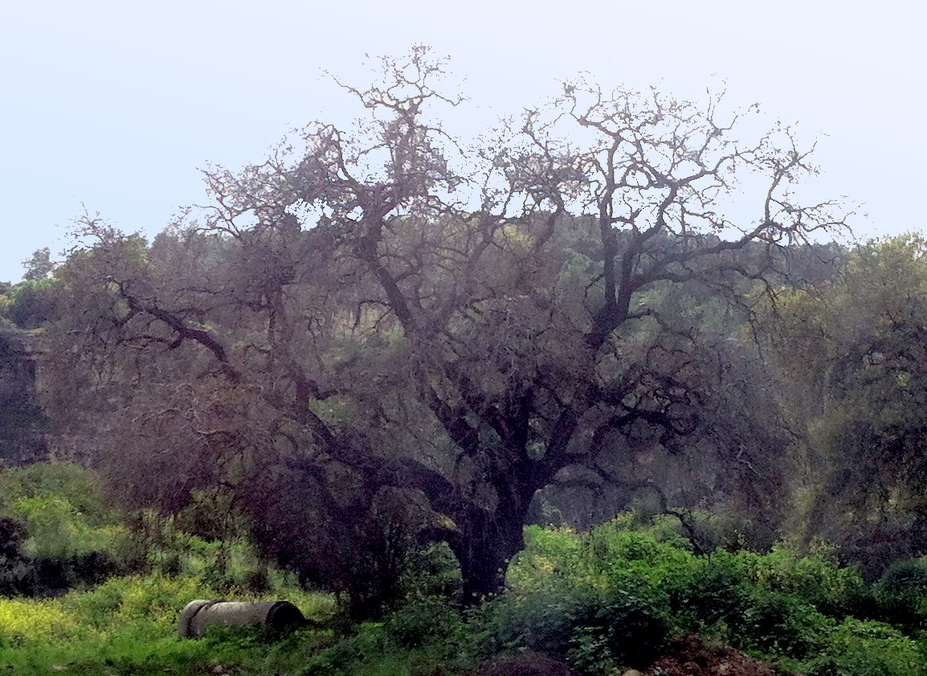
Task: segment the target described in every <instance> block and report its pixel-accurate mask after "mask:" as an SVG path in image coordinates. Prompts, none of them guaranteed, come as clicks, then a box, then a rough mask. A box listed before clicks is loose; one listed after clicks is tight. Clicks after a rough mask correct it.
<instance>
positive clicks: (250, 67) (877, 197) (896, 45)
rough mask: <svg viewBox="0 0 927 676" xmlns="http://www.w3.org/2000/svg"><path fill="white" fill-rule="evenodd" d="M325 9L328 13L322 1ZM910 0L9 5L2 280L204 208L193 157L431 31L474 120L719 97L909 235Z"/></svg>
mask: <svg viewBox="0 0 927 676" xmlns="http://www.w3.org/2000/svg"><path fill="white" fill-rule="evenodd" d="M336 5H337V6H336ZM922 7H923V6H921V5H920V3H915V2H910V1H908V2H897V1H893V0H886V1H883V2H882V3H865V4H863V3H854V2H852V1H849V2H848V1H844V2H839V3H838V2H829V1H827V2H822V1H818V0H804V1H803V2H796V1H793V0H780V1H779V2H775V3H769V2H764V3H759V2H752V1H750V0H740V1H739V2H726V1H721V0H703V1H702V2H694V1H692V0H690V1H687V2H680V1H678V0H664V1H662V2H659V3H657V2H647V1H645V0H635V1H634V2H627V1H626V0H608V1H603V0H597V1H594V2H587V3H573V2H570V3H567V2H547V1H545V0H535V1H532V2H522V1H520V0H519V1H510V0H468V1H467V2H460V3H452V2H443V3H438V2H409V1H407V0H391V1H383V0H381V1H378V2H367V1H366V0H364V1H362V2H354V1H352V0H342V1H341V2H340V3H335V2H330V1H326V2H324V3H323V2H315V1H313V2H298V1H296V0H262V1H261V2H260V3H258V2H252V3H242V2H235V1H234V0H231V1H229V0H224V1H222V2H219V1H213V0H209V1H200V0H184V1H183V2H180V1H177V0H159V1H158V2H144V1H143V0H134V1H132V2H128V1H125V0H108V1H107V0H29V2H26V1H25V0H19V1H18V2H17V1H16V0H10V1H9V2H6V3H4V9H3V12H2V19H0V92H2V105H0V159H2V163H0V203H2V205H3V220H2V225H0V227H2V235H3V237H2V243H0V280H10V281H14V282H15V281H18V280H19V279H20V277H21V276H22V273H23V268H22V266H21V261H22V260H24V259H27V258H29V257H30V256H31V254H32V252H33V251H34V250H36V249H39V248H41V247H44V246H49V247H51V249H52V252H53V256H57V254H58V253H59V252H60V251H62V250H63V249H64V248H65V247H66V246H68V242H67V238H66V236H65V235H66V231H67V228H68V226H69V225H70V221H71V220H72V219H73V218H75V217H77V216H79V215H80V214H81V213H82V207H81V204H82V203H83V204H84V205H86V208H87V209H88V210H89V211H90V212H91V213H95V212H97V211H99V212H100V214H101V215H102V216H103V217H104V218H106V219H108V220H109V221H110V222H112V223H113V224H114V225H116V226H118V227H120V228H121V229H123V230H125V231H127V232H133V231H136V230H141V231H143V232H144V233H146V234H148V235H149V236H151V235H154V234H155V233H157V232H158V231H159V230H161V229H162V228H163V227H164V226H165V225H166V224H167V223H168V222H169V220H170V218H171V216H172V214H174V213H175V212H176V211H177V209H178V207H180V206H182V205H184V204H189V203H194V202H200V203H202V202H204V201H205V193H204V190H203V184H202V181H201V178H200V175H199V172H198V168H200V167H204V166H205V164H206V163H207V162H215V163H219V164H223V165H225V166H228V167H230V168H233V167H240V166H242V165H244V164H246V163H248V162H253V161H260V160H261V158H262V157H263V155H264V154H265V153H266V151H267V149H268V148H269V147H270V146H272V145H273V144H274V143H275V142H276V141H277V140H279V139H280V137H282V136H283V134H284V133H285V132H286V131H287V129H288V128H289V127H290V126H293V125H301V124H304V123H307V122H309V121H311V120H313V119H318V118H322V119H326V120H331V121H334V122H338V123H340V124H342V125H344V124H345V123H346V122H348V121H349V120H350V119H351V118H352V117H353V116H354V115H355V114H356V112H357V111H356V110H355V109H352V108H351V107H349V106H347V105H346V104H347V103H349V100H348V99H347V98H345V97H344V96H341V95H340V94H339V93H338V92H337V91H336V90H335V88H334V87H333V85H332V84H331V82H330V81H329V80H327V79H325V78H323V77H322V76H321V70H322V69H328V70H330V71H332V72H333V73H335V74H337V75H339V76H340V77H342V78H343V79H344V80H346V81H348V82H351V83H357V84H359V85H363V84H366V83H368V82H369V81H370V79H371V75H370V71H369V69H368V68H369V63H370V61H369V60H366V61H367V63H368V66H367V67H365V66H364V65H363V64H364V62H365V57H364V54H365V53H369V54H371V55H379V54H397V55H398V54H402V53H404V52H406V51H408V48H409V46H410V45H411V44H413V43H427V44H430V45H432V46H433V47H434V49H435V51H436V52H437V53H439V54H448V55H450V56H451V57H452V59H453V69H454V71H455V73H456V74H457V75H459V76H461V77H466V78H467V79H466V81H465V82H464V84H463V90H464V93H465V94H466V95H468V96H469V97H470V98H471V103H470V104H469V105H470V106H471V108H470V110H471V111H472V112H471V114H470V118H469V122H468V123H470V124H473V125H480V126H482V125H483V124H486V123H490V122H492V120H493V119H494V118H495V117H496V116H499V115H502V114H505V113H512V112H518V111H519V110H520V109H521V108H523V107H527V106H531V105H532V104H535V103H537V102H539V101H541V100H542V99H543V98H545V97H546V96H549V95H552V94H555V93H556V91H557V80H558V79H559V78H568V77H570V76H572V75H575V74H576V73H577V72H579V71H583V70H585V71H590V72H591V73H592V74H593V76H594V78H595V79H596V80H598V81H599V82H600V83H602V84H603V85H606V86H610V85H613V84H614V85H617V84H622V83H624V84H626V85H628V86H631V87H635V88H645V87H647V86H649V85H651V84H656V85H658V86H659V87H660V88H661V89H662V90H664V91H666V92H669V93H674V94H678V95H679V96H683V97H694V96H699V95H701V94H702V93H703V92H704V91H705V88H706V86H709V85H710V86H712V87H717V84H718V81H719V79H724V80H726V81H727V91H728V97H727V101H728V103H729V104H730V105H731V106H732V107H734V106H746V105H748V104H750V103H753V102H754V101H759V102H760V103H761V104H762V108H763V110H764V111H765V113H766V114H767V115H769V116H771V117H770V120H771V121H774V120H775V119H776V118H780V119H782V120H783V121H787V122H798V123H799V127H798V128H799V131H800V135H801V138H802V139H804V140H806V141H807V142H809V143H810V142H812V141H813V140H814V139H815V138H817V139H818V141H819V144H818V148H819V153H818V163H819V164H820V165H821V167H822V169H823V170H824V172H825V173H824V175H823V176H822V177H820V179H819V185H818V186H816V188H815V191H816V192H822V193H823V194H827V195H830V196H839V195H841V194H846V195H848V196H849V197H850V200H851V201H852V202H854V203H864V206H863V207H862V211H865V212H868V215H869V216H868V219H864V218H862V217H860V218H858V219H857V220H856V221H855V226H856V230H857V233H858V234H859V235H860V236H861V237H864V238H865V237H869V236H877V235H881V234H890V233H898V232H904V231H907V230H919V229H920V228H922V227H925V225H927V224H925V223H923V221H922V218H921V213H922V210H923V205H922V202H923V196H922V191H923V186H924V183H925V178H927V165H925V159H927V141H925V135H924V106H925V103H927V101H925V98H927V97H925V93H927V75H925V69H927V40H925V39H924V37H923V31H924V25H925V19H927V9H922Z"/></svg>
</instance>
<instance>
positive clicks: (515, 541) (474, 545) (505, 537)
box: [449, 506, 527, 605]
mask: <svg viewBox="0 0 927 676" xmlns="http://www.w3.org/2000/svg"><path fill="white" fill-rule="evenodd" d="M526 511H527V510H526V509H522V510H498V509H497V510H496V512H495V513H491V512H489V511H487V510H485V509H481V508H479V507H476V506H473V507H471V508H470V509H469V510H468V511H467V513H466V516H465V518H463V519H461V521H462V523H461V522H458V524H457V526H458V529H459V530H458V533H457V537H454V538H452V539H451V541H450V542H449V544H450V546H451V549H452V550H453V551H454V554H455V555H456V556H457V560H458V562H459V563H460V572H461V577H462V589H461V595H462V601H463V603H464V604H466V605H472V604H476V603H479V602H480V601H481V600H482V599H484V598H485V597H487V596H490V595H492V594H498V593H499V592H501V591H502V590H503V588H504V587H505V574H506V570H507V569H508V565H509V561H511V559H512V557H514V556H515V555H516V554H517V553H518V552H520V551H521V550H522V549H524V546H525V539H524V531H523V528H524V519H525V512H526Z"/></svg>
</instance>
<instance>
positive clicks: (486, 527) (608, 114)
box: [69, 48, 844, 598]
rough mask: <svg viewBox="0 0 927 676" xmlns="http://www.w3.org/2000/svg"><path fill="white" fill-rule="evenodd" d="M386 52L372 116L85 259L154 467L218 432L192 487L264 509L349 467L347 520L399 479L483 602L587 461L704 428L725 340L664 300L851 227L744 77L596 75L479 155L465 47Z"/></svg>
mask: <svg viewBox="0 0 927 676" xmlns="http://www.w3.org/2000/svg"><path fill="white" fill-rule="evenodd" d="M383 65H384V73H385V78H384V81H383V82H382V83H381V84H378V85H375V86H373V87H371V88H369V89H366V90H360V89H354V88H351V87H346V89H348V91H349V92H351V93H352V94H354V95H355V96H356V97H357V99H358V100H359V102H360V103H361V104H362V105H363V107H364V109H365V110H366V111H367V113H368V117H367V118H365V120H364V121H362V123H361V124H359V125H358V129H357V131H355V132H352V133H350V134H349V133H348V132H346V131H344V130H343V129H341V128H339V127H337V126H334V125H331V124H316V125H311V126H309V127H308V128H306V129H305V130H303V131H302V132H300V134H298V135H296V136H295V137H293V138H291V139H289V140H287V141H286V142H284V143H283V144H282V145H281V146H280V148H279V149H278V151H277V152H276V153H275V154H273V155H272V156H271V157H270V158H269V159H268V160H267V161H266V162H264V163H263V164H260V165H255V166H251V167H247V168H246V169H244V170H243V171H241V172H239V173H237V174H236V173H233V172H230V171H226V170H223V169H221V168H211V169H210V170H208V171H207V172H206V179H207V183H208V186H209V191H210V193H211V195H212V196H213V197H214V198H215V201H214V203H213V204H212V205H211V206H210V207H209V208H208V210H207V211H206V212H205V215H203V216H201V217H200V221H199V222H190V223H188V224H187V225H186V226H185V228H186V229H185V230H184V231H183V232H180V231H178V232H175V233H173V234H170V233H168V234H165V235H163V236H161V237H160V238H159V240H157V241H155V243H154V245H153V246H152V248H151V254H150V259H149V260H148V261H147V262H145V263H144V264H143V265H140V267H138V268H137V269H133V270H128V269H127V268H126V266H125V265H124V264H123V265H122V267H121V268H119V266H116V265H115V263H114V264H112V265H109V264H104V263H103V262H102V261H103V259H104V258H105V257H104V256H102V255H100V254H97V255H96V258H95V259H94V260H92V261H90V262H88V261H87V260H84V264H85V265H90V264H91V263H92V267H93V269H94V270H96V271H97V273H96V274H97V275H98V281H99V280H102V283H103V286H98V289H101V290H100V291H98V294H99V293H103V294H104V296H105V297H106V298H108V299H109V301H110V302H111V304H112V308H115V309H114V310H111V311H110V312H111V319H110V323H109V325H108V326H110V327H111V328H112V334H111V335H112V336H113V340H112V341H111V342H110V343H108V345H107V349H108V350H109V353H108V354H110V357H109V361H107V362H106V363H107V364H110V365H112V364H113V363H114V362H113V361H112V360H113V359H116V358H118V359H121V360H122V367H121V368H122V369H123V371H122V375H120V378H121V379H122V380H123V382H124V379H125V378H126V374H127V373H129V372H132V373H133V374H134V375H133V376H132V377H133V378H134V379H135V382H137V383H138V385H139V387H144V388H145V392H144V393H141V392H139V391H138V390H136V391H126V390H123V391H121V392H120V393H119V395H118V396H119V397H122V399H120V401H129V400H134V401H135V402H136V404H134V405H132V406H123V407H122V408H120V409H119V410H120V411H122V413H119V415H120V416H121V417H120V418H119V422H118V424H115V425H114V428H116V429H118V430H120V431H121V433H122V435H121V438H122V440H123V444H125V442H126V440H127V439H130V438H131V439H132V440H133V442H132V443H134V444H136V446H137V447H139V448H146V449H148V450H146V451H145V452H144V453H145V457H146V458H148V461H147V464H145V463H143V465H144V466H146V467H148V466H149V465H150V464H151V462H159V463H163V464H169V463H172V462H177V457H178V454H177V452H167V449H170V448H171V445H172V443H175V442H178V443H180V442H182V445H183V447H184V448H185V449H187V455H188V456H189V455H190V454H191V451H190V449H200V451H199V453H200V455H196V456H193V457H196V458H197V460H196V461H191V462H189V463H188V462H186V461H184V462H182V463H181V464H182V465H183V466H185V467H188V470H187V474H186V477H187V479H188V481H187V482H186V483H180V484H177V483H175V484H174V489H172V490H177V486H180V487H181V489H182V490H181V492H183V491H187V490H189V489H191V488H193V487H195V486H197V485H200V484H202V483H204V482H209V481H225V482H229V483H230V484H234V485H235V486H237V487H238V488H237V490H239V491H240V492H241V494H242V495H245V494H247V495H248V496H249V497H248V500H247V502H248V504H251V505H261V506H262V507H260V509H255V510H254V513H255V515H256V516H257V517H258V518H259V517H260V514H261V513H269V511H268V510H269V509H270V508H269V505H271V504H272V503H273V502H274V491H273V486H274V485H275V483H274V482H275V480H276V479H279V477H280V476H281V473H285V474H287V475H288V476H302V477H304V478H305V479H306V481H310V480H311V481H313V482H316V483H318V484H319V485H322V484H324V485H325V486H327V488H326V490H328V491H329V499H330V503H331V504H333V505H337V506H338V509H339V510H340V512H339V513H340V514H341V515H342V516H341V517H340V518H344V519H346V520H347V519H351V518H363V514H365V513H369V509H370V506H371V504H372V503H373V501H374V496H375V495H377V494H378V490H379V489H380V488H382V487H384V486H393V487H398V488H401V489H403V490H405V491H409V492H410V494H414V495H416V496H418V497H417V498H416V500H418V501H420V503H421V504H423V505H425V506H427V509H428V510H430V513H431V517H429V518H430V521H429V523H430V526H431V528H430V532H432V533H433V534H436V535H438V536H440V537H442V538H444V539H446V540H447V542H448V543H449V544H450V546H451V548H452V549H453V551H454V553H455V554H456V556H457V558H458V560H459V562H460V565H461V570H462V574H463V581H464V587H465V589H464V592H465V594H466V596H467V597H468V598H478V597H480V596H482V595H485V594H487V593H491V592H495V591H497V590H498V589H499V588H500V587H501V585H502V582H503V579H504V572H505V568H506V564H507V562H508V561H509V560H510V559H511V557H512V556H514V555H515V554H516V553H517V552H518V551H519V550H520V549H521V548H522V547H523V538H522V527H523V524H524V522H525V517H526V514H527V512H528V508H529V505H530V503H531V501H532V499H533V497H534V495H535V493H536V492H537V491H538V490H539V489H542V488H543V487H545V486H547V485H549V484H551V482H553V481H555V478H556V477H557V475H558V473H559V472H561V471H562V470H564V468H566V467H568V466H571V465H584V466H586V467H587V468H590V469H591V470H592V471H595V472H600V473H602V475H603V476H605V477H606V478H608V477H607V476H606V475H607V472H606V470H605V469H604V467H605V465H606V463H603V462H601V460H602V458H603V457H604V456H607V455H609V454H611V455H612V456H614V452H615V451H614V449H615V445H614V444H613V443H611V440H613V439H614V438H615V437H616V435H617V436H623V437H625V438H632V437H633V438H635V439H638V440H639V443H641V444H643V443H651V444H664V445H672V444H678V440H679V439H681V438H683V437H691V436H692V435H695V434H697V433H698V432H699V430H704V426H703V424H702V423H703V416H702V415H701V413H702V412H703V411H704V410H705V407H704V403H705V401H706V399H707V398H708V397H710V394H711V391H712V388H714V387H715V386H716V384H717V383H718V382H719V379H723V373H722V371H723V368H721V366H720V364H721V362H723V354H719V353H718V351H717V349H714V348H713V349H711V350H705V349H700V348H701V347H703V341H702V339H701V338H700V336H699V335H698V331H697V330H695V328H694V327H693V326H692V324H691V323H687V320H686V319H685V318H683V317H678V316H672V315H667V314H666V313H665V312H663V310H662V306H661V302H660V299H661V298H663V296H664V295H665V294H664V292H665V291H666V289H668V288H672V287H673V286H676V285H682V284H687V285H696V286H701V287H704V288H707V289H709V290H710V291H711V293H712V294H714V295H716V296H718V297H719V298H724V299H727V300H728V301H730V302H736V303H743V302H744V295H743V291H744V289H745V288H752V287H749V285H751V284H754V285H758V286H759V288H760V289H763V288H765V287H764V280H765V279H767V278H768V277H769V276H770V275H772V274H774V273H775V274H779V273H780V272H781V270H779V269H778V267H777V266H778V261H781V257H778V256H777V255H776V250H777V249H778V247H780V246H782V245H784V244H788V243H793V242H802V241H805V239H806V238H807V237H808V236H809V234H810V233H812V232H814V231H816V230H830V229H836V228H841V227H843V225H844V224H843V219H842V217H841V216H834V215H832V214H831V212H830V210H831V209H832V208H833V207H834V206H835V205H834V204H832V203H824V204H818V205H812V206H805V205H802V204H799V203H796V202H795V201H794V200H793V199H792V197H791V196H790V193H789V191H788V187H789V186H790V185H791V184H793V183H795V182H796V181H798V180H799V179H800V178H802V177H804V176H806V175H808V174H812V173H814V168H813V167H812V166H811V165H810V164H809V160H810V154H811V153H810V151H804V150H801V149H800V148H799V147H798V146H797V144H796V142H795V140H794V139H793V137H792V134H791V131H790V130H789V129H788V128H782V127H776V128H775V129H773V130H772V131H771V132H769V133H768V134H766V135H764V136H762V137H761V138H759V139H758V140H756V141H755V142H753V143H745V142H743V141H742V140H740V139H738V138H737V136H736V135H735V133H734V132H735V130H736V128H737V123H738V119H739V118H738V117H737V116H736V115H731V116H729V117H727V118H724V119H722V118H723V116H722V113H721V112H720V103H721V100H720V97H718V96H709V98H708V101H707V103H705V104H704V105H699V104H695V103H691V102H685V101H678V100H675V99H672V98H669V97H666V96H663V95H661V94H659V93H658V92H656V91H651V92H647V93H645V94H639V93H636V92H631V91H627V90H616V91H613V92H605V91H603V90H601V89H600V88H598V87H597V86H595V85H592V84H589V83H587V82H585V81H583V80H579V81H576V82H572V83H567V84H565V85H564V86H563V92H562V94H561V95H560V97H559V98H557V99H556V100H555V101H553V102H552V103H551V105H549V106H548V107H546V108H543V109H538V110H531V111H527V112H526V113H525V115H524V118H523V119H522V120H520V121H519V122H518V123H514V122H510V123H507V124H503V125H502V126H501V127H500V129H498V130H495V131H494V132H493V133H491V134H488V135H487V136H486V137H485V138H484V139H483V140H482V141H481V143H480V144H478V145H477V146H476V147H475V148H469V147H464V146H462V145H460V144H458V143H457V142H456V141H455V140H454V139H453V138H452V137H451V136H450V135H449V134H448V133H447V132H446V131H445V130H444V129H443V128H442V126H441V124H440V123H439V122H436V121H434V116H435V109H436V108H437V107H439V106H440V105H458V104H459V103H460V101H458V100H457V99H451V98H448V97H446V96H444V95H443V94H441V93H440V90H439V88H438V83H439V81H440V78H441V76H442V73H443V65H442V64H441V63H440V62H434V61H432V60H431V59H430V56H429V55H428V53H427V50H426V49H424V48H416V49H414V50H413V52H412V54H411V55H410V57H408V58H407V59H405V60H394V59H384V61H383ZM742 176H750V177H751V180H758V179H762V180H764V181H765V185H766V189H765V192H764V196H763V198H762V199H761V201H760V203H759V204H758V205H757V207H756V213H755V216H754V218H753V219H752V221H751V222H750V223H746V224H745V223H741V222H735V221H733V220H731V219H729V218H728V217H727V216H725V214H724V212H723V208H722V207H723V205H724V204H725V203H726V201H728V200H730V199H733V198H734V197H736V195H737V192H736V190H737V183H736V181H737V179H738V178H739V177H742ZM79 262H80V261H72V262H71V263H69V265H72V266H74V267H75V269H77V267H78V263H79ZM110 267H112V268H113V269H109V268H110ZM75 274H76V273H75ZM745 283H746V284H747V285H748V286H746V287H745V286H744V284H745ZM87 335H89V334H87ZM93 352H94V353H95V354H98V353H100V350H99V349H97V348H94V351H93ZM113 355H121V356H118V357H116V356H113ZM140 355H145V359H144V360H142V359H140ZM133 359H134V360H135V361H134V362H132V360H133ZM143 362H144V363H143ZM110 367H111V366H110ZM108 368H109V367H108ZM154 391H157V392H158V393H159V399H158V403H157V404H155V403H154V401H153V399H152V397H151V393H152V392H154ZM128 432H131V435H129V434H128ZM142 437H144V438H147V439H148V440H149V442H148V444H147V445H146V444H145V443H140V441H139V440H140V438H142ZM154 442H158V443H160V444H162V447H163V449H162V451H163V452H161V453H157V454H152V453H151V452H150V449H151V444H152V443H154ZM210 454H213V455H210ZM220 457H221V458H223V460H222V463H224V465H223V464H221V463H219V460H218V458H220ZM207 460H208V461H209V463H211V464H208V463H207V462H206V461H207ZM616 462H617V464H619V465H620V460H619V461H616V459H615V458H614V457H611V459H610V460H609V463H607V464H608V465H609V466H611V467H614V466H615V465H616ZM220 466H222V467H223V468H224V469H222V470H221V471H220V470H218V469H216V468H218V467H220ZM294 473H295V474H294ZM173 474H174V475H175V476H176V474H177V472H176V470H175V471H174V472H173ZM206 475H209V476H206ZM244 477H247V481H245V480H244ZM236 482H237V483H236ZM141 491H142V492H141V494H143V495H147V496H148V497H150V498H151V499H155V498H157V497H158V496H157V495H154V494H152V493H151V491H147V492H146V490H145V489H144V488H143V487H142V488H141ZM365 496H366V497H365ZM426 520H427V519H426ZM279 535H280V534H279V533H277V535H276V536H275V537H278V536H279ZM306 546H307V547H310V546H311V543H306Z"/></svg>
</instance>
